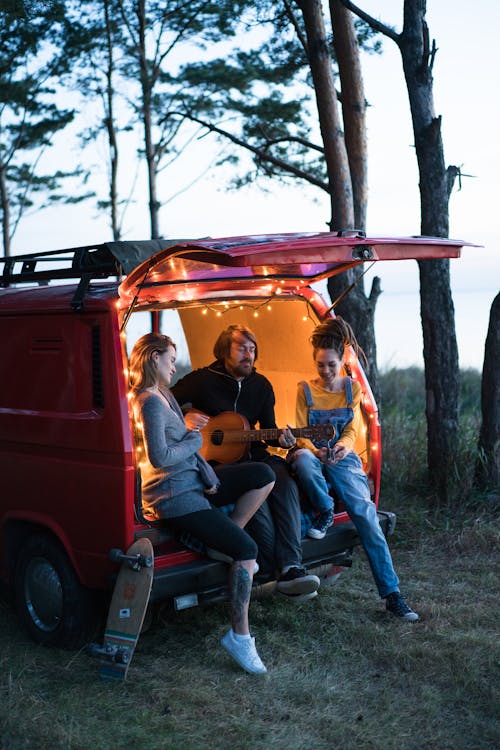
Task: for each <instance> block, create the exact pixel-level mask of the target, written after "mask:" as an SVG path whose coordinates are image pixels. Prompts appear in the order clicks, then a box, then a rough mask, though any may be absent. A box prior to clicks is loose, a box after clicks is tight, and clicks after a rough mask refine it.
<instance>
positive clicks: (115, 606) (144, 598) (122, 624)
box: [89, 539, 154, 682]
mask: <svg viewBox="0 0 500 750" xmlns="http://www.w3.org/2000/svg"><path fill="white" fill-rule="evenodd" d="M110 558H111V559H112V560H113V561H114V562H121V568H120V571H119V573H118V577H117V579H116V584H115V588H114V591H113V596H112V598H111V604H110V607H109V612H108V619H107V621H106V628H105V631H104V641H103V645H102V646H98V645H97V644H92V645H91V646H90V647H89V652H90V654H91V655H93V656H96V657H99V659H100V666H99V673H100V677H101V679H103V680H114V681H116V682H121V681H123V680H125V679H126V677H127V672H128V668H129V666H130V662H131V661H132V657H133V655H134V651H135V647H136V645H137V641H138V640H139V635H140V633H141V627H142V624H143V622H144V615H145V614H146V609H147V606H148V602H149V596H150V593H151V586H152V583H153V558H154V553H153V547H152V545H151V542H150V541H149V539H139V540H138V541H136V542H134V544H132V546H131V547H129V549H128V550H127V552H126V553H125V554H123V553H122V552H121V551H120V550H112V551H111V553H110Z"/></svg>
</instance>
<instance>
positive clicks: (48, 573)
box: [14, 534, 98, 649]
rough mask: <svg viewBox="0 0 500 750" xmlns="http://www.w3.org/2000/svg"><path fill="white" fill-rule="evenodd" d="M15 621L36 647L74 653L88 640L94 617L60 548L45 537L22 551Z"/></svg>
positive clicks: (30, 542) (95, 621)
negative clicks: (23, 628) (59, 648)
mask: <svg viewBox="0 0 500 750" xmlns="http://www.w3.org/2000/svg"><path fill="white" fill-rule="evenodd" d="M14 587H15V598H16V609H17V614H18V617H19V619H20V621H21V623H22V624H23V626H24V627H25V628H26V630H27V631H28V633H29V634H30V636H31V637H32V638H33V640H34V641H36V642H37V643H41V644H43V645H50V646H59V647H61V648H68V649H75V648H79V647H80V646H82V645H83V644H84V643H87V642H88V641H90V640H92V637H93V636H94V634H95V632H96V629H97V626H98V617H97V609H96V606H95V602H94V600H93V597H92V595H91V593H90V592H89V591H88V590H87V589H85V588H84V587H83V586H82V585H81V584H80V582H79V580H78V578H77V576H76V574H75V571H74V570H73V567H72V565H71V562H70V560H69V558H68V556H67V555H66V553H65V551H64V550H63V548H62V547H61V546H60V544H59V543H58V542H57V541H55V540H54V539H53V538H52V537H50V536H49V535H48V534H37V535H36V536H33V537H31V538H30V539H28V541H27V542H26V543H25V544H24V546H23V547H22V549H21V551H20V553H19V557H18V559H17V565H16V572H15V583H14Z"/></svg>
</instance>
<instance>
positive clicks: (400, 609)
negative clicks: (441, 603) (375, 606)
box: [385, 591, 419, 622]
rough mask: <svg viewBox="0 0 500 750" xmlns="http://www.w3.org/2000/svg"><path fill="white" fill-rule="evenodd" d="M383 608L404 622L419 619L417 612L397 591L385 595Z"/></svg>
mask: <svg viewBox="0 0 500 750" xmlns="http://www.w3.org/2000/svg"><path fill="white" fill-rule="evenodd" d="M385 608H386V610H387V611H388V612H390V613H391V615H394V617H398V618H399V619H400V620H404V621H405V622H416V621H417V620H418V619H419V617H418V615H417V613H416V612H414V611H413V610H412V609H411V607H409V606H408V605H407V603H406V602H405V600H404V599H403V597H402V596H401V594H400V593H399V591H393V592H392V594H389V595H388V596H386V597H385Z"/></svg>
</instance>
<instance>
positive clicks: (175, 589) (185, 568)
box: [151, 511, 396, 604]
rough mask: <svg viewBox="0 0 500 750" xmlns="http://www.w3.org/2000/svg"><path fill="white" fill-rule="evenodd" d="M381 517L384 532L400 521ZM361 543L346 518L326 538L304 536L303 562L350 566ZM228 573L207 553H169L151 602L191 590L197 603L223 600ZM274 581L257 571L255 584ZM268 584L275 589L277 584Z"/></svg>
mask: <svg viewBox="0 0 500 750" xmlns="http://www.w3.org/2000/svg"><path fill="white" fill-rule="evenodd" d="M378 517H379V522H380V525H381V527H382V530H383V532H384V534H385V535H386V536H390V535H391V534H392V532H393V531H394V527H395V525H396V516H395V514H394V513H391V512H388V511H379V512H378ZM359 543H360V541H359V536H358V533H357V531H356V528H355V526H354V524H353V523H352V521H344V522H342V523H339V524H337V525H334V526H332V527H331V528H330V529H329V530H328V532H327V534H326V536H325V537H324V538H323V539H320V540H317V539H308V538H306V539H303V540H302V554H303V564H304V566H305V567H306V568H308V569H312V568H315V569H316V568H320V567H322V566H325V565H326V566H328V565H332V566H333V565H339V566H350V564H351V558H352V551H353V549H354V547H356V546H358V545H359ZM227 573H228V568H227V565H225V564H224V563H221V562H217V561H215V560H209V559H208V558H204V557H200V558H197V559H196V560H191V561H189V562H185V563H181V564H178V565H168V555H167V556H164V557H163V558H162V557H161V556H160V557H157V559H156V561H155V571H154V577H153V586H152V590H151V602H161V601H168V600H171V599H174V600H175V599H176V598H177V597H185V596H187V595H191V594H195V595H196V597H194V599H196V601H195V603H196V604H204V603H208V602H214V601H223V600H225V599H227V598H228V587H227V583H228V581H227ZM273 581H274V578H273V577H271V576H268V577H266V576H261V575H257V576H256V578H255V579H254V588H255V589H257V588H262V587H263V586H266V587H267V584H272V583H273ZM268 588H269V589H270V590H272V588H273V586H269V587H268ZM254 593H256V592H254Z"/></svg>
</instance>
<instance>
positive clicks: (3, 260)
mask: <svg viewBox="0 0 500 750" xmlns="http://www.w3.org/2000/svg"><path fill="white" fill-rule="evenodd" d="M184 241H185V240H177V239H156V240H135V241H133V240H130V241H125V240H123V241H115V242H103V243H100V244H94V245H83V246H82V247H71V248H66V249H63V250H47V251H40V252H37V253H24V254H21V255H8V256H4V257H0V264H3V272H2V273H1V274H0V289H2V288H3V289H6V288H8V287H9V286H11V285H12V284H29V283H32V284H39V285H46V284H49V283H50V282H51V281H55V280H56V279H57V280H60V279H79V280H80V281H79V283H78V287H77V289H76V291H75V294H74V296H73V300H72V302H71V306H72V308H73V309H74V310H81V309H82V308H83V300H84V297H85V294H86V292H87V290H88V288H89V285H90V282H91V281H92V279H107V278H110V277H111V276H114V277H116V278H118V279H119V278H120V277H122V276H123V275H125V274H128V273H130V272H131V271H132V270H133V268H135V267H136V266H137V265H139V264H140V263H142V261H144V260H146V259H147V258H150V257H151V256H152V255H155V253H158V252H160V250H163V249H165V248H166V247H172V246H173V245H176V244H178V243H179V242H184ZM41 265H43V267H42V268H40V266H41ZM0 268H1V265H0Z"/></svg>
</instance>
